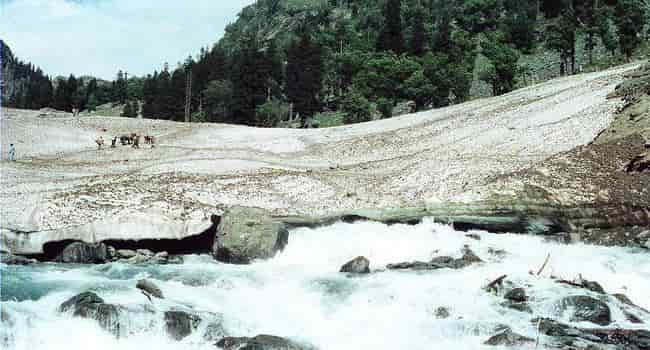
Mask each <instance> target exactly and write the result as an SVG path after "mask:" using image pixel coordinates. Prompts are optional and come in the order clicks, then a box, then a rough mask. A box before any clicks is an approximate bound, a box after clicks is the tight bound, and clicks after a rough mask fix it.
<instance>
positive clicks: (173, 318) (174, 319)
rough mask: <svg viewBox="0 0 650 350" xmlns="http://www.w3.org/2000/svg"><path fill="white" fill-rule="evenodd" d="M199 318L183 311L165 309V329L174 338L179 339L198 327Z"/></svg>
mask: <svg viewBox="0 0 650 350" xmlns="http://www.w3.org/2000/svg"><path fill="white" fill-rule="evenodd" d="M199 323H201V318H200V317H199V316H196V315H192V314H190V313H187V312H185V311H166V312H165V329H166V330H167V334H169V336H171V337H172V338H173V339H174V340H181V339H183V338H185V337H187V336H188V335H190V334H192V332H193V331H195V330H196V329H197V328H198V327H199Z"/></svg>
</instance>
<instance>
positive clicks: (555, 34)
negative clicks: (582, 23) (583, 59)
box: [545, 0, 578, 75]
mask: <svg viewBox="0 0 650 350" xmlns="http://www.w3.org/2000/svg"><path fill="white" fill-rule="evenodd" d="M561 1H562V2H563V4H562V9H561V10H560V14H559V15H558V17H557V18H556V19H555V20H554V21H553V23H552V24H551V25H549V26H548V27H547V28H546V33H545V35H546V38H545V42H546V46H547V47H548V48H549V49H551V50H554V51H557V52H558V53H559V54H560V73H561V74H562V75H564V74H565V73H566V72H568V71H570V72H571V73H575V57H576V49H575V46H576V31H577V28H578V18H577V16H576V13H575V10H574V8H573V3H572V1H571V0H561ZM569 67H570V68H571V69H570V70H569Z"/></svg>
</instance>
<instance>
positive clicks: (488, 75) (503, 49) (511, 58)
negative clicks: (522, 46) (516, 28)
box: [481, 33, 519, 96]
mask: <svg viewBox="0 0 650 350" xmlns="http://www.w3.org/2000/svg"><path fill="white" fill-rule="evenodd" d="M498 34H499V33H496V34H491V35H488V36H487V40H484V41H483V42H482V43H481V47H482V49H483V55H485V57H487V58H488V59H489V60H490V63H491V66H490V67H488V70H487V71H486V72H484V74H483V76H482V77H481V79H482V80H485V81H486V82H488V83H490V84H491V85H492V94H493V95H494V96H498V95H502V94H505V93H508V92H510V91H512V90H513V89H514V87H515V83H516V82H517V80H516V78H517V72H518V70H519V68H518V65H517V62H518V61H519V52H517V50H515V49H514V48H513V47H511V46H510V45H508V44H506V43H505V42H503V40H502V39H501V38H499V35H498Z"/></svg>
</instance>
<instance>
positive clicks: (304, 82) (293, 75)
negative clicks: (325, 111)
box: [286, 34, 323, 117]
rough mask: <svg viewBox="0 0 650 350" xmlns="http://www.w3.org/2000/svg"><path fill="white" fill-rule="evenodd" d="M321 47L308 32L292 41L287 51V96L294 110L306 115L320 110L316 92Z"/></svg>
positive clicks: (321, 76) (319, 88)
mask: <svg viewBox="0 0 650 350" xmlns="http://www.w3.org/2000/svg"><path fill="white" fill-rule="evenodd" d="M321 55H322V53H321V48H320V47H319V46H318V45H317V44H316V43H314V42H313V40H312V38H311V36H310V35H309V34H304V35H303V36H302V37H301V38H300V39H299V40H298V41H296V42H294V43H293V44H292V45H291V47H290V48H289V50H288V52H287V72H286V74H287V76H286V82H287V96H288V98H289V102H291V103H293V104H294V112H297V113H300V115H301V116H303V117H307V116H311V115H313V114H314V113H315V112H318V111H319V110H320V104H319V101H318V94H319V93H320V91H321V88H322V84H323V82H322V79H323V62H322V57H321Z"/></svg>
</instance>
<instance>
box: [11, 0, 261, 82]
mask: <svg viewBox="0 0 650 350" xmlns="http://www.w3.org/2000/svg"><path fill="white" fill-rule="evenodd" d="M253 2H254V0H0V38H1V39H3V40H5V42H6V43H7V44H8V45H9V47H10V48H11V50H12V51H13V53H14V55H16V56H18V57H19V58H20V59H22V60H25V61H30V62H32V63H34V64H35V65H37V66H39V67H41V68H42V69H43V71H44V72H45V73H46V74H48V75H51V76H57V75H64V76H67V75H69V74H71V73H72V74H75V75H77V76H80V75H93V76H97V77H100V78H103V79H107V80H112V79H114V77H115V74H116V73H117V71H118V69H122V70H124V71H127V72H129V75H134V74H135V75H143V74H147V73H151V72H153V70H154V69H157V70H160V68H161V67H162V65H163V63H164V62H169V63H170V66H172V67H174V66H175V65H176V62H179V61H181V62H182V61H184V60H185V58H187V56H188V55H189V54H192V55H193V56H194V55H196V54H197V53H198V52H199V49H200V48H201V47H205V46H208V45H209V46H210V47H211V46H212V44H214V43H215V42H217V40H218V39H219V38H221V36H222V35H223V32H224V29H225V27H226V25H227V24H228V23H231V22H234V21H235V20H236V18H237V14H238V13H239V12H240V10H241V9H242V8H243V7H244V6H246V5H250V4H252V3H253Z"/></svg>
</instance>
